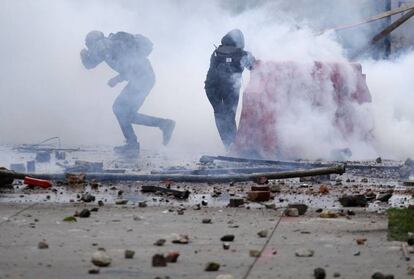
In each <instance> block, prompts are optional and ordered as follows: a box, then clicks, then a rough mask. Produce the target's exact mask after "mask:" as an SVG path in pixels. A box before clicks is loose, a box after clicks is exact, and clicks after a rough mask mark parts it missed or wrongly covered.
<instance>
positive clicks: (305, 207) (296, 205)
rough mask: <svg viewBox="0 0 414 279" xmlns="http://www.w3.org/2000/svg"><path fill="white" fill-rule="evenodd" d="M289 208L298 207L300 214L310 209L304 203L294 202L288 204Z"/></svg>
mask: <svg viewBox="0 0 414 279" xmlns="http://www.w3.org/2000/svg"><path fill="white" fill-rule="evenodd" d="M288 208H296V209H297V210H298V213H299V215H304V214H305V213H306V211H307V210H308V206H307V205H306V204H302V203H292V204H289V205H288Z"/></svg>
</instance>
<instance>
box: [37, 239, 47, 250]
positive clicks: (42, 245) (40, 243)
mask: <svg viewBox="0 0 414 279" xmlns="http://www.w3.org/2000/svg"><path fill="white" fill-rule="evenodd" d="M37 248H39V249H48V248H49V244H48V243H47V242H46V240H42V241H40V242H39V243H38V244H37Z"/></svg>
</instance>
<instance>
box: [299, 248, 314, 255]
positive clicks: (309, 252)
mask: <svg viewBox="0 0 414 279" xmlns="http://www.w3.org/2000/svg"><path fill="white" fill-rule="evenodd" d="M313 254H315V251H313V250H311V249H306V248H300V249H298V250H296V252H295V256H296V257H313Z"/></svg>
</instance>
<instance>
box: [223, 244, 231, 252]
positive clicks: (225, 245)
mask: <svg viewBox="0 0 414 279" xmlns="http://www.w3.org/2000/svg"><path fill="white" fill-rule="evenodd" d="M223 249H224V250H229V249H230V244H229V243H226V242H224V243H223Z"/></svg>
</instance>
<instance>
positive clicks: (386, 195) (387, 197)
mask: <svg viewBox="0 0 414 279" xmlns="http://www.w3.org/2000/svg"><path fill="white" fill-rule="evenodd" d="M391 197H392V193H384V194H379V195H378V197H377V201H380V202H388V201H389V200H390V199H391Z"/></svg>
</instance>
